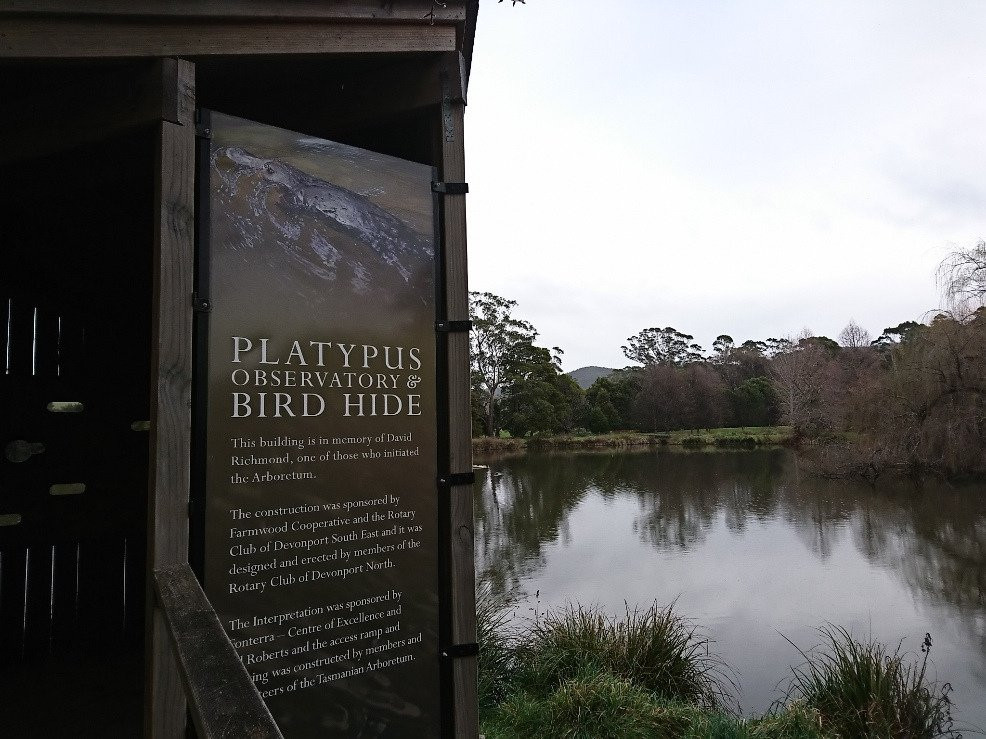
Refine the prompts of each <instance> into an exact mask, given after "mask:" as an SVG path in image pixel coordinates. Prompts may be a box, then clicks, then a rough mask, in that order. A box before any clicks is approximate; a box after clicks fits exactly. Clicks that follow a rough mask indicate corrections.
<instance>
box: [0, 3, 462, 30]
mask: <svg viewBox="0 0 986 739" xmlns="http://www.w3.org/2000/svg"><path fill="white" fill-rule="evenodd" d="M471 2H472V0H444V1H443V2H441V3H437V2H433V0H198V1H197V2H194V3H189V2H182V1H181V0H140V2H134V0H0V17H2V16H4V15H30V16H34V17H38V16H46V15H50V16H64V15H69V16H75V17H93V16H105V17H107V19H111V18H123V17H129V18H143V19H150V18H171V19H175V18H184V19H186V20H195V19H200V20H209V19H212V20H215V19H226V20H237V21H246V20H257V21H263V20H276V21H289V20H292V21H305V20H318V21H323V22H325V21H349V22H354V21H355V22H359V21H367V22H371V23H441V24H448V23H455V24H460V23H468V16H469V9H468V7H467V6H468V5H469V4H470V3H471Z"/></svg>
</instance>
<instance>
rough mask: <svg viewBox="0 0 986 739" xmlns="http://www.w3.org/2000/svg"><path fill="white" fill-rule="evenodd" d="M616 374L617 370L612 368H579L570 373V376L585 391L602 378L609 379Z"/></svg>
mask: <svg viewBox="0 0 986 739" xmlns="http://www.w3.org/2000/svg"><path fill="white" fill-rule="evenodd" d="M614 372H616V370H615V369H611V368H610V367H579V368H578V369H577V370H572V371H571V372H569V373H568V376H569V377H571V378H572V379H573V380H575V381H576V382H577V383H579V387H581V388H582V389H583V390H585V389H586V388H588V387H589V386H590V385H592V383H594V382H595V381H596V380H598V379H599V378H600V377H609V376H610V375H611V374H613V373H614Z"/></svg>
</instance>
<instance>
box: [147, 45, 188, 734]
mask: <svg viewBox="0 0 986 739" xmlns="http://www.w3.org/2000/svg"><path fill="white" fill-rule="evenodd" d="M160 65H161V74H162V76H163V79H164V84H163V87H162V89H163V90H164V91H165V96H166V97H168V96H170V97H171V99H172V100H173V101H174V106H173V110H174V112H175V115H174V117H175V118H176V120H162V121H161V123H160V124H159V137H158V147H159V148H158V151H157V172H156V177H155V179H156V183H155V184H156V191H155V203H156V211H155V227H154V283H153V290H152V295H153V297H152V311H153V316H152V324H151V347H152V352H153V354H152V363H151V393H152V396H151V438H150V450H151V459H150V481H149V500H148V506H147V509H148V535H147V547H148V548H147V561H148V568H149V569H150V570H156V569H159V568H162V567H169V566H173V565H179V564H185V563H187V562H188V499H189V480H190V467H189V465H190V455H191V448H192V444H191V434H192V426H191V389H192V301H191V296H192V285H193V265H194V261H193V260H194V254H195V240H194V239H195V224H194V212H195V121H194V116H195V67H194V65H193V64H191V63H190V62H188V61H186V60H183V59H164V60H161V62H160ZM150 580H151V578H148V583H147V635H146V649H147V677H146V680H145V691H146V697H145V710H146V715H145V735H146V736H148V737H162V738H169V739H170V738H171V737H177V736H181V735H182V734H183V733H184V727H185V698H184V692H183V689H182V685H181V680H180V678H179V675H178V670H177V666H176V664H175V661H174V657H173V655H172V650H171V646H170V644H169V643H168V638H169V637H168V634H167V629H166V626H165V622H164V618H163V615H162V613H161V610H160V607H159V606H158V605H157V603H156V600H155V597H154V591H153V587H152V583H151V582H150Z"/></svg>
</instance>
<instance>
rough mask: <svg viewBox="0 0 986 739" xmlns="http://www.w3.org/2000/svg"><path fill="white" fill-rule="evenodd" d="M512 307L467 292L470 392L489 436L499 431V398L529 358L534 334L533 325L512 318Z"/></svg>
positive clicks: (483, 294) (494, 298)
mask: <svg viewBox="0 0 986 739" xmlns="http://www.w3.org/2000/svg"><path fill="white" fill-rule="evenodd" d="M516 307H517V301H515V300H508V299H507V298H504V297H501V296H499V295H494V294H493V293H488V292H471V293H469V318H470V320H471V321H472V331H471V332H470V334H469V349H470V370H471V380H472V392H473V397H474V398H476V399H477V402H478V404H479V406H480V408H481V413H482V417H483V419H482V420H483V425H484V427H485V428H484V431H485V432H486V434H487V435H489V436H497V435H498V434H499V432H500V425H499V418H498V413H497V405H498V403H499V400H500V396H501V395H502V393H503V391H504V389H505V388H506V386H507V384H508V383H509V382H510V379H511V377H512V376H513V375H514V374H515V373H516V372H518V371H519V370H520V368H521V366H522V365H523V364H524V363H525V360H527V359H528V358H529V357H530V355H531V352H532V348H533V344H534V340H535V339H536V338H537V334H538V332H537V330H536V329H535V328H534V325H533V324H531V323H529V322H527V321H524V320H521V319H519V318H516V317H515V316H514V315H513V310H514V308H516Z"/></svg>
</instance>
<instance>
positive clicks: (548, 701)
mask: <svg viewBox="0 0 986 739" xmlns="http://www.w3.org/2000/svg"><path fill="white" fill-rule="evenodd" d="M479 623H480V628H479V641H480V706H481V716H482V725H483V729H482V731H483V733H484V735H485V737H486V739H507V738H508V737H510V738H513V737H535V736H536V737H543V738H544V739H553V738H555V737H558V738H559V739H561V738H563V737H564V738H567V739H582V738H584V739H595V738H597V737H607V738H608V739H623V738H625V739H665V738H667V739H671V738H672V737H684V738H685V739H691V738H694V739H698V738H699V737H716V738H718V739H746V738H749V739H753V738H757V739H835V738H837V737H840V738H842V739H847V738H848V737H854V738H855V737H859V738H861V739H865V738H867V737H873V738H874V739H875V738H876V737H888V738H889V737H897V738H901V739H918V738H923V737H939V736H958V734H957V733H956V732H955V731H953V729H952V722H951V718H950V713H949V711H950V703H949V700H948V693H949V690H950V688H949V687H948V686H947V685H944V686H942V685H939V684H938V683H936V682H934V681H932V680H930V679H928V677H927V670H926V667H927V658H928V650H929V649H930V638H929V639H927V640H926V642H925V646H924V648H923V649H922V652H923V656H922V657H918V656H916V655H908V654H902V653H901V652H900V650H899V649H898V650H896V651H893V650H888V649H887V648H885V647H884V646H882V645H880V644H878V643H876V642H873V641H859V640H857V639H855V638H854V637H853V636H852V635H851V634H849V633H848V632H846V631H845V630H842V629H837V628H828V627H826V628H823V629H821V630H820V634H821V636H822V644H821V645H819V646H818V647H816V648H814V649H811V650H807V651H805V652H802V655H803V656H804V658H805V662H804V664H802V665H800V666H798V667H795V668H793V670H792V677H791V678H790V679H789V681H788V684H787V689H786V692H785V693H784V695H783V697H782V698H781V699H780V700H779V701H778V703H777V705H776V707H775V708H774V709H773V710H772V711H770V712H769V713H768V714H766V715H764V716H760V717H756V718H748V719H744V718H740V717H739V716H738V711H737V709H736V707H735V703H734V700H733V698H732V696H733V694H734V692H735V684H734V682H733V677H732V672H731V670H730V669H729V668H728V667H727V666H726V665H725V664H724V663H723V661H722V660H721V659H720V658H718V657H717V656H716V655H715V652H714V649H713V646H714V645H713V644H712V643H711V642H710V641H709V640H708V639H707V638H706V637H705V636H703V634H702V632H701V631H700V630H699V629H698V628H697V627H696V626H695V625H694V624H692V623H691V622H689V621H687V620H686V619H683V618H682V617H681V616H679V615H678V614H677V613H676V612H675V611H674V609H673V607H665V608H659V607H657V606H654V607H652V608H649V609H647V610H645V611H631V610H629V609H628V610H627V612H626V614H625V616H623V617H621V618H612V617H609V616H606V615H603V614H602V613H600V612H599V611H597V610H594V609H587V608H583V607H580V606H575V607H571V608H567V609H565V610H562V611H559V612H554V613H552V612H549V613H547V614H545V615H542V616H539V617H538V618H537V619H535V621H534V622H533V623H531V624H529V625H528V626H526V627H524V628H521V629H519V630H511V629H509V628H508V627H507V623H506V617H505V612H504V610H503V609H502V608H500V607H498V606H497V605H495V603H493V602H492V601H491V599H490V598H489V597H482V596H481V597H480V600H479Z"/></svg>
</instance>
